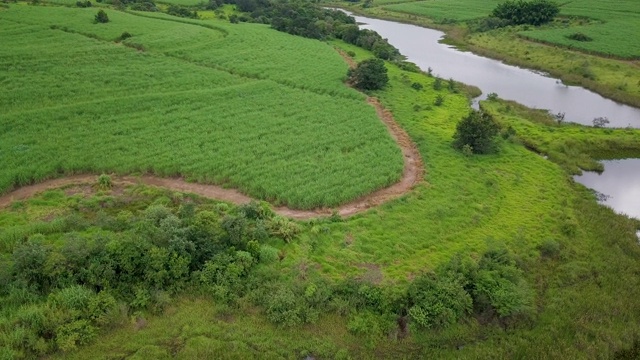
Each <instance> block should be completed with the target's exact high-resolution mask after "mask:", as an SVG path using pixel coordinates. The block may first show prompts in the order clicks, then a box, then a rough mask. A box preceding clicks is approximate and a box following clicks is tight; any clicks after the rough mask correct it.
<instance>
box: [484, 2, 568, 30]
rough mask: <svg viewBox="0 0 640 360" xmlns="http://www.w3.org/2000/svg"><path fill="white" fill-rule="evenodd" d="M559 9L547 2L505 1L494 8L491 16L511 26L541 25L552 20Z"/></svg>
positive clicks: (553, 3) (554, 4)
mask: <svg viewBox="0 0 640 360" xmlns="http://www.w3.org/2000/svg"><path fill="white" fill-rule="evenodd" d="M559 12H560V7H559V6H558V4H556V3H555V2H552V1H549V0H531V1H525V0H507V1H505V2H503V3H501V4H500V5H498V6H496V7H495V9H493V12H492V13H491V15H492V16H494V17H497V18H499V19H504V20H507V21H509V22H510V23H511V24H513V25H520V24H530V25H535V26H538V25H542V24H545V23H548V22H550V21H552V20H553V18H554V17H556V15H558V13H559Z"/></svg>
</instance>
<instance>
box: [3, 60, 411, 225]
mask: <svg viewBox="0 0 640 360" xmlns="http://www.w3.org/2000/svg"><path fill="white" fill-rule="evenodd" d="M338 52H339V53H340V55H341V56H342V57H343V58H344V59H345V61H346V62H347V64H349V66H351V67H353V66H355V62H354V61H353V59H352V58H350V57H349V56H347V55H346V54H345V53H344V52H342V51H340V50H338ZM367 103H368V104H369V105H371V106H373V107H374V108H375V109H376V113H377V115H378V117H379V118H380V120H381V121H382V122H383V123H384V124H385V125H386V127H387V130H388V131H389V134H390V135H391V137H392V138H393V139H394V140H395V141H396V143H398V146H400V149H401V150H402V155H403V158H404V170H403V173H402V178H401V179H400V181H399V182H397V183H395V184H393V185H391V186H389V187H386V188H383V189H380V190H377V191H375V192H373V193H371V194H368V195H365V196H363V197H361V198H358V199H356V200H353V201H350V202H348V203H346V204H343V205H341V206H339V207H338V208H335V209H328V208H321V209H315V210H296V209H290V208H288V207H285V206H280V207H276V208H274V211H275V212H276V213H277V214H279V215H282V216H286V217H289V218H293V219H297V220H305V219H311V218H316V217H322V216H330V215H332V213H333V212H334V211H335V212H337V213H338V215H340V216H342V217H349V216H352V215H355V214H358V213H360V212H363V211H366V210H367V209H370V208H372V207H375V206H378V205H380V204H382V203H384V202H386V201H389V200H391V199H395V198H397V197H400V196H401V195H403V194H405V193H407V192H409V191H410V190H411V189H412V188H413V187H414V186H415V185H417V184H418V183H419V182H420V181H421V180H422V178H423V175H424V165H423V162H422V158H421V157H420V152H419V151H418V149H417V148H416V146H415V144H414V143H413V142H412V141H411V138H410V137H409V135H408V134H407V133H406V132H405V131H404V130H403V129H402V128H401V127H400V125H398V123H396V121H395V120H394V118H393V115H392V114H391V112H390V111H389V110H386V109H385V108H384V107H383V106H382V104H380V102H379V101H378V99H376V98H374V97H368V98H367ZM111 178H112V181H113V182H114V183H115V184H117V185H133V184H144V185H149V186H156V187H160V188H165V189H169V190H172V191H178V192H185V193H193V194H196V195H200V196H202V197H205V198H209V199H214V200H220V201H226V202H230V203H233V204H245V203H248V202H250V201H252V200H255V199H253V198H251V197H249V196H247V195H244V194H242V193H241V192H239V191H238V190H235V189H225V188H223V187H221V186H217V185H206V184H196V183H190V182H187V181H185V180H184V179H182V178H161V177H158V176H153V175H142V176H119V175H112V176H111ZM97 180H98V176H97V175H72V176H68V177H64V178H58V179H52V180H46V181H43V182H41V183H37V184H34V185H28V186H24V187H21V188H19V189H16V190H14V191H12V192H9V193H7V194H4V195H2V196H0V209H2V208H5V207H7V206H8V205H10V204H11V203H12V202H14V201H17V200H24V199H27V198H29V197H31V196H33V195H35V194H37V193H40V192H42V191H45V190H49V189H55V188H60V187H66V186H70V185H81V184H96V183H97Z"/></svg>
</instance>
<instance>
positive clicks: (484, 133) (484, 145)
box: [453, 110, 499, 154]
mask: <svg viewBox="0 0 640 360" xmlns="http://www.w3.org/2000/svg"><path fill="white" fill-rule="evenodd" d="M498 131H499V126H498V124H497V123H496V122H495V121H494V120H493V117H492V116H491V115H489V114H488V113H486V112H484V111H476V110H471V112H469V114H468V115H467V116H466V117H464V118H463V119H462V120H460V122H459V123H458V125H457V126H456V133H455V134H454V136H453V138H454V142H453V145H454V146H455V147H456V148H458V149H462V148H463V147H464V146H465V145H469V146H470V147H471V150H472V151H473V152H474V153H475V154H486V153H488V152H490V151H492V150H493V149H494V142H495V138H496V136H497V135H498Z"/></svg>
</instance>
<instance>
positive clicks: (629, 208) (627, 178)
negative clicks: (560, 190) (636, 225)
mask: <svg viewBox="0 0 640 360" xmlns="http://www.w3.org/2000/svg"><path fill="white" fill-rule="evenodd" d="M602 164H603V165H604V172H602V173H601V174H598V173H597V172H587V171H585V172H584V173H583V174H582V175H580V176H575V177H574V179H575V181H577V182H579V183H581V184H582V185H584V186H586V187H588V188H591V189H593V190H595V191H596V192H597V193H598V194H600V195H599V196H598V197H599V201H600V202H601V203H602V204H604V205H607V206H609V207H611V208H613V209H614V210H615V211H617V212H619V213H624V214H627V215H629V216H631V217H635V218H638V219H640V159H624V160H607V161H602ZM639 235H640V233H639Z"/></svg>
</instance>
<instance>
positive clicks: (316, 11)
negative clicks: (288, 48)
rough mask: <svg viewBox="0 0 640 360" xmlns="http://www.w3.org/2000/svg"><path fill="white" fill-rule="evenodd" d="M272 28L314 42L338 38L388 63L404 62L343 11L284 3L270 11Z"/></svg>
mask: <svg viewBox="0 0 640 360" xmlns="http://www.w3.org/2000/svg"><path fill="white" fill-rule="evenodd" d="M269 17H270V19H271V26H272V27H273V28H274V29H276V30H279V31H284V32H287V33H290V34H293V35H299V36H304V37H309V38H313V39H326V38H337V39H342V40H344V41H345V42H347V43H349V44H354V45H357V46H359V47H362V48H364V49H366V50H370V51H372V52H373V53H374V55H375V56H376V57H379V58H381V59H384V60H399V59H401V55H400V52H399V51H398V49H396V48H395V47H394V46H393V45H391V44H389V42H388V41H387V40H386V39H383V38H382V37H381V36H380V35H379V34H378V33H377V32H375V31H372V30H367V29H362V30H361V29H359V28H358V25H356V22H355V19H354V18H353V17H351V16H348V15H347V14H345V13H343V12H342V11H337V10H331V9H323V8H320V7H318V6H316V5H314V4H311V3H304V2H299V3H295V2H280V3H275V4H273V5H272V8H271V10H270V11H269Z"/></svg>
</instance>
